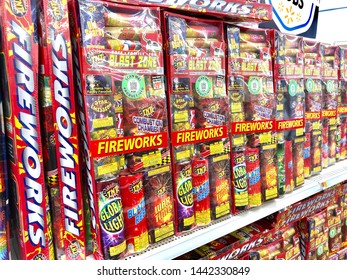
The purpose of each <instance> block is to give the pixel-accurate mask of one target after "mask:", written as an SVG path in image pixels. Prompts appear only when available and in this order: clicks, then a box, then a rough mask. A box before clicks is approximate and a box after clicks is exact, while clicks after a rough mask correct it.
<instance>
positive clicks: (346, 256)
mask: <svg viewBox="0 0 347 280" xmlns="http://www.w3.org/2000/svg"><path fill="white" fill-rule="evenodd" d="M336 254H337V255H338V259H339V260H347V248H343V249H341V250H340V251H338V252H337V253H336Z"/></svg>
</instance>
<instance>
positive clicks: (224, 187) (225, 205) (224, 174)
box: [209, 154, 231, 220]
mask: <svg viewBox="0 0 347 280" xmlns="http://www.w3.org/2000/svg"><path fill="white" fill-rule="evenodd" d="M209 174H210V186H211V190H210V191H211V195H210V196H211V212H212V219H213V220H216V219H218V218H220V217H223V216H225V215H228V214H230V196H231V195H230V159H229V154H224V155H221V156H214V157H211V158H210V162H209Z"/></svg>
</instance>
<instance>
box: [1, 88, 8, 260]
mask: <svg viewBox="0 0 347 280" xmlns="http://www.w3.org/2000/svg"><path fill="white" fill-rule="evenodd" d="M2 98H3V96H2V93H0V260H8V259H9V248H10V246H9V245H10V243H9V240H10V232H9V219H8V186H7V161H6V142H5V127H4V112H3V107H2V104H3V103H2V102H3V100H2Z"/></svg>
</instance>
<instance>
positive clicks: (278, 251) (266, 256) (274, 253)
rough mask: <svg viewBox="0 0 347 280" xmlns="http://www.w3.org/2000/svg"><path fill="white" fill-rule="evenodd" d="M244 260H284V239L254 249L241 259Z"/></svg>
mask: <svg viewBox="0 0 347 280" xmlns="http://www.w3.org/2000/svg"><path fill="white" fill-rule="evenodd" d="M240 259H242V260H283V259H285V252H284V250H283V239H282V238H278V239H276V240H274V241H272V242H270V243H268V244H265V245H263V246H260V247H257V248H254V249H252V250H250V251H249V252H248V253H246V254H244V255H243V256H242V257H240Z"/></svg>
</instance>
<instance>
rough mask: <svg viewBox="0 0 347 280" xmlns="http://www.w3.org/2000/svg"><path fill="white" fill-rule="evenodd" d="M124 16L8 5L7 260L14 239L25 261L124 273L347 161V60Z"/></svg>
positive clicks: (83, 2) (191, 20)
mask: <svg viewBox="0 0 347 280" xmlns="http://www.w3.org/2000/svg"><path fill="white" fill-rule="evenodd" d="M114 2H117V1H98V0H76V1H72V0H71V1H62V2H59V1H58V2H57V1H50V0H42V1H37V3H36V1H32V2H31V3H30V4H29V3H28V5H27V7H26V9H25V11H24V12H20V10H19V7H17V6H16V5H13V4H11V3H12V2H11V1H10V0H6V1H4V2H3V3H1V4H0V8H1V10H2V12H1V13H0V16H1V22H2V24H1V29H2V44H1V47H2V50H1V51H2V54H3V55H2V56H1V63H2V65H3V69H6V71H3V72H1V77H2V79H1V91H0V93H1V99H0V100H2V101H3V106H4V114H3V119H4V125H3V126H2V127H3V129H2V131H1V134H0V141H1V142H0V144H1V145H2V146H4V147H5V146H6V152H5V149H3V154H0V156H1V157H0V164H3V165H4V167H3V168H2V169H1V170H3V172H2V173H0V179H1V181H0V183H1V185H0V186H1V188H0V194H1V195H2V196H3V197H4V199H2V197H0V198H1V199H0V203H1V204H0V213H4V214H3V215H2V214H1V216H0V218H2V217H3V218H2V219H1V220H0V221H1V223H0V226H1V227H0V232H1V233H2V232H4V234H1V235H0V237H1V238H2V239H4V240H5V241H4V242H3V243H0V245H1V244H4V245H1V246H3V248H4V250H3V251H4V252H5V253H4V258H5V259H6V258H9V255H8V251H10V250H11V248H10V246H9V242H8V240H9V238H10V237H11V239H12V240H13V241H12V244H15V246H16V247H17V248H15V249H16V251H17V253H18V255H17V258H19V259H68V260H70V259H77V260H80V259H86V257H87V256H91V255H92V256H93V258H94V259H101V260H102V259H114V260H116V259H124V258H129V257H132V256H135V255H137V254H140V253H141V252H144V251H145V250H147V249H148V248H151V247H155V246H157V244H159V242H162V241H164V240H168V238H171V237H173V236H183V235H185V234H186V233H188V234H189V233H190V232H193V231H195V230H197V229H200V228H201V229H202V230H203V229H204V228H205V227H208V226H209V225H212V224H213V223H217V222H218V221H222V220H223V221H224V220H228V219H229V218H230V217H233V216H235V215H238V214H242V213H244V212H247V211H251V210H252V209H254V208H258V207H263V206H264V207H266V205H263V204H265V203H267V202H268V201H271V200H273V199H277V198H281V197H286V196H287V195H290V194H291V193H292V192H293V191H295V190H297V189H299V188H300V187H302V186H303V185H304V184H305V181H306V180H310V179H311V178H314V177H312V176H317V175H319V174H321V172H323V171H324V170H327V169H329V168H331V167H333V165H336V162H337V161H342V162H343V160H344V159H346V158H347V152H346V147H347V146H346V145H347V121H346V116H347V87H346V85H347V83H346V82H345V81H346V80H347V61H346V57H347V50H345V49H344V48H341V47H338V46H330V45H327V44H323V43H320V42H314V41H312V40H308V39H304V38H303V37H298V36H293V35H287V34H283V33H280V32H279V31H276V30H267V29H258V28H246V27H241V26H238V25H236V24H233V25H232V24H229V23H228V22H227V21H226V20H224V21H223V20H222V19H217V18H216V19H207V18H204V17H203V16H201V15H199V16H197V15H196V14H193V13H191V12H189V11H186V13H185V14H181V13H176V12H174V11H172V10H168V9H165V8H163V6H162V5H159V6H155V5H154V4H148V6H147V7H146V6H145V7H144V6H138V5H127V4H119V3H114ZM251 2H256V1H248V2H247V3H251ZM245 3H246V2H245ZM129 4H130V3H129ZM135 4H136V3H135ZM240 5H241V4H240ZM249 5H251V4H249ZM253 5H257V4H256V3H254V4H253ZM259 5H262V4H259ZM160 7H161V8H160ZM183 10H186V7H185V8H184V9H183ZM211 15H213V13H211ZM0 113H1V111H0ZM0 117H1V119H2V114H0ZM5 142H6V143H5ZM7 166H8V172H7V171H6V170H7ZM1 170H0V172H1ZM306 182H308V181H306ZM8 201H9V203H8ZM5 210H6V211H5ZM7 210H8V211H7ZM277 210H279V209H277ZM2 221H3V222H2ZM8 224H10V226H9V225H8ZM0 240H1V239H0ZM6 244H7V245H6ZM199 245H201V244H199ZM0 249H1V247H0ZM277 249H278V248H277ZM277 249H276V250H277Z"/></svg>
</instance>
